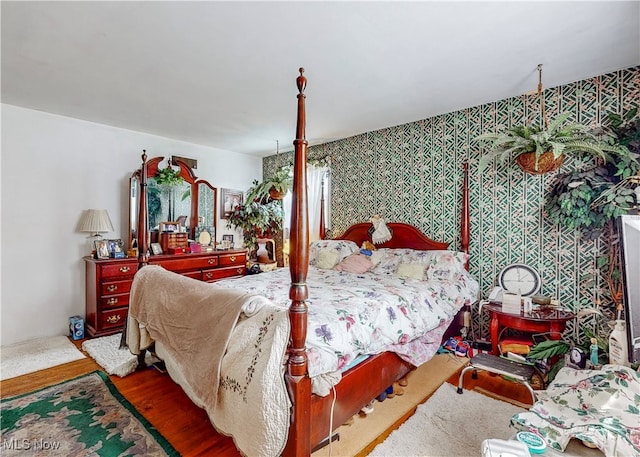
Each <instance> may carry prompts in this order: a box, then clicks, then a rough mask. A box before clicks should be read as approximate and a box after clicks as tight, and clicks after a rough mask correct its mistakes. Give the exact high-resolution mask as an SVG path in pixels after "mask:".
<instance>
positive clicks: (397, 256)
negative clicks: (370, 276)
mask: <svg viewBox="0 0 640 457" xmlns="http://www.w3.org/2000/svg"><path fill="white" fill-rule="evenodd" d="M374 252H378V253H380V254H378V255H380V256H381V258H380V260H379V261H378V262H374V264H375V267H374V268H373V270H371V272H372V273H375V274H387V275H391V274H396V271H397V270H398V265H400V264H401V263H423V262H421V261H416V260H414V259H413V257H412V256H413V255H417V254H414V253H421V252H427V251H416V250H414V249H408V248H399V249H390V248H382V249H378V250H377V251H374Z"/></svg>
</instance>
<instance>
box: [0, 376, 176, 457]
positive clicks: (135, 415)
mask: <svg viewBox="0 0 640 457" xmlns="http://www.w3.org/2000/svg"><path fill="white" fill-rule="evenodd" d="M0 422H1V424H2V425H1V428H2V455H3V456H14V455H15V456H25V455H46V456H65V457H67V456H77V457H80V456H88V455H102V456H125V455H128V456H133V455H144V456H178V455H179V454H178V452H177V451H176V450H175V449H174V448H173V447H172V446H171V445H170V444H169V442H168V441H167V440H166V439H165V438H164V437H163V436H162V435H160V433H158V431H157V430H156V429H155V428H154V427H153V426H152V425H151V424H150V423H149V422H148V421H147V420H146V419H145V418H144V417H142V415H140V413H139V412H138V411H136V409H135V408H134V407H133V406H132V405H131V404H130V403H129V402H128V401H127V400H126V399H125V398H124V397H123V396H122V394H120V392H118V390H117V389H116V388H115V386H114V385H113V384H112V383H111V381H110V380H109V377H108V376H107V375H106V374H105V373H103V372H101V371H95V372H93V373H90V374H88V375H84V376H81V377H78V378H76V379H73V380H71V381H65V382H63V383H61V384H57V385H55V386H51V387H46V388H44V389H41V390H38V391H35V392H32V393H28V394H24V395H18V396H16V397H13V398H8V399H5V400H3V401H2V406H1V416H0Z"/></svg>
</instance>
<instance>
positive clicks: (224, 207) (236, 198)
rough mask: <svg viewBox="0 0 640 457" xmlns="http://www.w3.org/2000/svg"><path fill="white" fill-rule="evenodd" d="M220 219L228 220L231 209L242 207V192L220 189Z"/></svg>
mask: <svg viewBox="0 0 640 457" xmlns="http://www.w3.org/2000/svg"><path fill="white" fill-rule="evenodd" d="M220 191H221V192H220V209H221V211H220V219H229V216H230V215H231V212H232V211H233V209H234V208H235V207H236V206H238V205H242V203H243V201H244V192H242V191H241V190H234V189H220Z"/></svg>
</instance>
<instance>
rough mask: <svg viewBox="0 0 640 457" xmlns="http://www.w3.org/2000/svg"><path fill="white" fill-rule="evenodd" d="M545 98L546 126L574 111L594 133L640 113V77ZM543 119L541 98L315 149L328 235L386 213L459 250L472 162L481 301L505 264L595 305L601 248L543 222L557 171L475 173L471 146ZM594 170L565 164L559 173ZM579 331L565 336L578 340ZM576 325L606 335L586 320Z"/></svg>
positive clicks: (604, 79)
mask: <svg viewBox="0 0 640 457" xmlns="http://www.w3.org/2000/svg"><path fill="white" fill-rule="evenodd" d="M544 97H545V108H546V111H547V115H548V117H549V119H553V118H554V117H555V116H557V115H558V114H559V113H564V112H569V113H571V114H570V118H569V121H578V122H581V123H583V124H586V125H591V126H594V127H595V126H597V125H600V123H601V120H604V119H605V118H606V116H607V114H608V113H610V112H614V113H623V112H625V111H627V110H628V109H630V108H631V107H632V106H634V105H637V104H638V101H639V100H640V68H639V67H634V68H629V69H625V70H621V71H616V72H613V73H609V74H605V75H601V76H597V77H594V78H590V79H587V80H583V81H579V82H575V83H571V84H567V85H564V86H559V87H555V88H549V89H545V90H544ZM539 117H540V114H539V100H538V98H537V95H529V96H521V97H513V98H509V99H506V100H500V101H496V102H493V103H487V104H484V105H480V106H475V107H471V108H466V109H463V110H460V111H455V112H452V113H447V114H443V115H439V116H435V117H431V118H428V119H424V120H419V121H416V122H411V123H408V124H403V125H399V126H396V127H390V128H386V129H382V130H377V131H373V132H367V133H363V134H360V135H356V136H353V137H350V138H346V139H343V140H338V141H333V142H330V143H326V144H323V145H317V146H312V147H310V148H309V157H310V158H321V157H325V156H331V160H332V162H331V197H330V202H331V212H332V220H331V226H332V227H331V228H332V233H333V234H334V235H337V234H340V233H342V232H343V231H344V230H345V229H346V228H347V227H348V226H349V225H351V224H354V223H356V222H364V221H368V220H369V218H370V217H371V216H372V215H374V214H380V215H381V216H382V217H383V218H384V219H385V220H386V221H391V222H407V223H409V224H412V225H414V226H416V227H418V228H419V229H421V230H422V231H423V232H424V233H425V234H427V235H428V236H429V237H431V238H433V239H436V240H441V241H447V242H449V243H451V244H450V246H451V248H452V249H457V248H458V247H459V226H460V222H459V221H460V216H459V214H460V201H461V191H460V188H461V182H462V167H463V163H464V162H465V161H467V162H469V188H470V195H469V203H470V218H471V239H470V254H471V261H470V271H471V273H472V274H473V275H474V276H475V277H476V278H477V279H478V280H479V281H480V286H481V291H482V293H483V296H485V297H486V295H487V294H488V292H489V291H490V290H491V288H492V287H493V286H494V283H495V280H496V277H497V275H498V273H499V272H500V270H501V269H502V268H503V267H504V266H505V265H508V264H510V263H519V262H524V263H527V264H529V265H531V266H533V267H534V268H536V269H537V270H538V272H539V273H540V277H541V279H542V288H541V291H540V293H542V294H544V295H547V296H552V297H557V298H558V299H559V300H560V302H561V303H562V305H564V306H566V307H569V308H570V309H572V310H573V311H576V312H577V311H579V310H580V309H582V308H585V307H591V306H593V304H594V300H595V296H596V295H597V294H598V293H599V291H598V290H594V289H593V288H589V289H588V288H586V287H585V280H584V279H583V275H585V274H586V273H589V272H593V271H595V259H596V257H597V256H598V255H599V253H600V252H602V251H603V249H604V243H603V242H602V240H595V241H586V240H584V239H583V238H581V237H580V236H579V234H578V233H577V232H571V231H568V230H566V229H564V228H561V227H556V226H553V225H552V224H550V223H549V222H548V220H547V219H546V218H545V217H544V214H543V204H544V196H545V191H546V189H547V187H548V185H549V182H550V180H551V178H552V177H553V176H554V174H555V172H554V173H548V174H544V175H539V176H533V175H529V174H525V173H523V172H522V171H521V170H520V169H519V168H518V167H517V166H516V165H511V166H504V167H501V166H499V165H497V164H494V165H493V166H489V167H487V168H485V170H484V171H483V173H479V172H478V160H479V158H480V155H481V153H482V151H481V148H480V145H479V144H478V143H477V142H475V141H474V138H475V137H477V136H478V135H480V134H481V133H486V132H494V131H496V130H497V129H498V128H500V127H503V126H505V127H509V126H511V125H512V124H520V123H523V122H538V121H539ZM281 159H282V158H281ZM588 161H589V159H588V158H584V159H579V158H578V159H576V158H567V159H565V162H564V164H563V165H562V167H561V168H560V170H559V171H560V172H564V171H569V170H571V169H574V168H577V167H580V166H581V165H584V164H586V163H588ZM275 165H276V164H275V157H274V156H271V157H267V158H265V160H264V170H265V171H264V172H265V175H268V173H271V172H272V171H273V168H274V167H275ZM603 287H604V286H603ZM596 289H597V288H596ZM602 299H603V300H604V299H605V297H602ZM476 319H477V317H476ZM574 324H575V323H573V322H572V323H570V324H569V326H568V329H567V332H569V333H571V335H569V336H570V337H572V338H573V337H576V338H578V339H581V337H580V335H579V334H576V333H574V331H575V329H574V328H573V326H574ZM579 325H589V326H592V328H593V329H594V330H596V331H598V333H601V334H606V333H608V329H606V328H605V329H603V328H596V326H597V324H596V323H595V321H593V320H592V318H589V317H587V318H585V319H583V320H581V322H580V324H579Z"/></svg>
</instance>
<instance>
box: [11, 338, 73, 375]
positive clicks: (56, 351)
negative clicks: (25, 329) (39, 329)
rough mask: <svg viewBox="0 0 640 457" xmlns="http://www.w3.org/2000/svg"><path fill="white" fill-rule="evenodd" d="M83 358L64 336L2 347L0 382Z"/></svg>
mask: <svg viewBox="0 0 640 457" xmlns="http://www.w3.org/2000/svg"><path fill="white" fill-rule="evenodd" d="M83 358H85V355H84V354H83V353H82V352H80V351H79V350H78V348H76V347H75V346H74V345H73V343H72V342H71V341H69V338H68V337H66V336H54V337H51V338H41V339H38V340H32V341H26V342H24V343H18V344H15V345H12V346H4V347H2V348H1V353H0V380H3V381H4V380H5V379H10V378H15V377H16V376H22V375H23V374H28V373H33V372H35V371H39V370H44V369H46V368H51V367H54V366H57V365H62V364H63V363H68V362H73V361H74V360H80V359H83Z"/></svg>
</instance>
